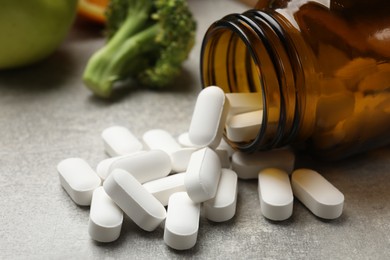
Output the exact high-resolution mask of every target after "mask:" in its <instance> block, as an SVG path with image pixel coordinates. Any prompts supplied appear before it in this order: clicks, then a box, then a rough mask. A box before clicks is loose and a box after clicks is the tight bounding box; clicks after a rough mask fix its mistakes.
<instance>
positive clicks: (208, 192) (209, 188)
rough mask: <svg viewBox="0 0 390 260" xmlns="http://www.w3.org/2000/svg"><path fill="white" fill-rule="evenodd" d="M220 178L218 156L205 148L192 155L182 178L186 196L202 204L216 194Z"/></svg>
mask: <svg viewBox="0 0 390 260" xmlns="http://www.w3.org/2000/svg"><path fill="white" fill-rule="evenodd" d="M220 176H221V162H220V160H219V157H218V155H217V154H216V153H215V152H214V151H213V150H212V149H210V148H208V147H205V148H203V149H201V150H199V151H196V152H194V153H193V154H192V156H191V159H190V163H189V164H188V168H187V171H186V174H185V178H184V185H185V187H186V190H187V193H188V196H189V197H190V198H191V199H192V200H193V201H194V202H204V201H206V200H209V199H211V198H213V197H214V196H215V194H216V192H217V188H218V182H219V179H220Z"/></svg>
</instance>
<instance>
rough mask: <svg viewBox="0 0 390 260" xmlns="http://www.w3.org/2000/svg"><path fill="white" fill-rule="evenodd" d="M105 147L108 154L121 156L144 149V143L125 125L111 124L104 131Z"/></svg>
mask: <svg viewBox="0 0 390 260" xmlns="http://www.w3.org/2000/svg"><path fill="white" fill-rule="evenodd" d="M102 139H103V143H104V148H105V150H106V152H107V154H108V155H110V156H112V157H113V156H119V155H125V154H129V153H133V152H137V151H140V150H142V148H143V145H142V143H141V142H140V141H139V140H138V139H137V138H136V137H135V136H134V135H133V133H131V132H130V130H129V129H127V128H126V127H123V126H111V127H109V128H106V129H104V130H103V132H102Z"/></svg>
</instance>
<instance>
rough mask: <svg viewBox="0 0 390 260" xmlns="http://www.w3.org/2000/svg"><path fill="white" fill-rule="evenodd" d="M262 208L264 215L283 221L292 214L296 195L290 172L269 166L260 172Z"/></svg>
mask: <svg viewBox="0 0 390 260" xmlns="http://www.w3.org/2000/svg"><path fill="white" fill-rule="evenodd" d="M258 178H259V180H258V182H259V186H258V188H259V189H258V191H259V199H260V209H261V213H262V214H263V216H264V217H266V218H268V219H271V220H275V221H281V220H285V219H288V218H289V217H290V216H291V215H292V211H293V201H294V196H293V192H292V190H291V184H290V178H289V176H288V174H287V173H286V172H285V171H283V170H280V169H276V168H267V169H264V170H262V171H260V173H259V177H258Z"/></svg>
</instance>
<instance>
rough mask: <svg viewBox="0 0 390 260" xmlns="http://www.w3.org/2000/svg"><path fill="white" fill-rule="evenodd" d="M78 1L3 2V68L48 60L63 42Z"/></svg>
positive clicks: (0, 41) (0, 27) (0, 17)
mask: <svg viewBox="0 0 390 260" xmlns="http://www.w3.org/2000/svg"><path fill="white" fill-rule="evenodd" d="M76 8H77V0H0V69H7V68H15V67H20V66H24V65H28V64H31V63H34V62H37V61H39V60H42V59H44V58H46V57H47V56H48V55H50V54H51V53H52V52H53V51H54V50H55V49H56V48H57V47H58V46H59V45H60V44H61V42H62V41H63V39H64V38H65V36H66V34H67V32H68V31H69V29H70V26H71V25H72V22H73V20H74V17H75V14H76Z"/></svg>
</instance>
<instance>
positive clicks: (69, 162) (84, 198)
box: [57, 158, 101, 206]
mask: <svg viewBox="0 0 390 260" xmlns="http://www.w3.org/2000/svg"><path fill="white" fill-rule="evenodd" d="M57 171H58V173H59V177H60V182H61V185H62V187H63V188H64V189H65V191H66V192H67V193H68V194H69V196H70V197H71V198H72V200H73V201H74V202H75V203H76V204H78V205H80V206H89V205H91V200H92V193H93V191H94V190H95V189H96V188H97V187H99V186H100V184H101V181H100V178H99V176H98V175H97V174H96V172H95V171H94V170H93V169H92V168H91V166H89V164H88V163H87V162H86V161H85V160H83V159H81V158H68V159H65V160H62V161H61V162H60V163H59V164H58V165H57Z"/></svg>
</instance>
